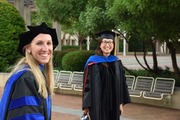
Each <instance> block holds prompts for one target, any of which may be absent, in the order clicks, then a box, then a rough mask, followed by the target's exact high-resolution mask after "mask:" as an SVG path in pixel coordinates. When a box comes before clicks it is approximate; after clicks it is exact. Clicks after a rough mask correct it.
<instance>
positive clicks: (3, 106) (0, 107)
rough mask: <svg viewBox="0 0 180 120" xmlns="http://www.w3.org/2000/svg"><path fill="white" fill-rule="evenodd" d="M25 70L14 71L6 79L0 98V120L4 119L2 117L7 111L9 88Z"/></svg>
mask: <svg viewBox="0 0 180 120" xmlns="http://www.w3.org/2000/svg"><path fill="white" fill-rule="evenodd" d="M26 71H27V70H22V71H19V72H16V73H14V74H13V75H12V76H11V77H10V78H9V79H8V81H7V83H6V85H5V88H4V92H3V95H2V98H1V102H0V110H1V112H0V120H4V117H5V115H6V111H7V106H8V101H9V97H10V96H9V95H10V92H11V88H12V86H13V85H14V83H15V82H16V80H17V79H18V78H19V77H20V76H21V75H22V74H23V73H24V72H26Z"/></svg>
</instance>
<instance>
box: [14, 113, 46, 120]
mask: <svg viewBox="0 0 180 120" xmlns="http://www.w3.org/2000/svg"><path fill="white" fill-rule="evenodd" d="M11 120H44V116H43V115H42V114H37V113H34V114H25V115H22V116H18V117H16V118H13V119H11Z"/></svg>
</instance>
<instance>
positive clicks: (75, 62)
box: [62, 50, 94, 71]
mask: <svg viewBox="0 0 180 120" xmlns="http://www.w3.org/2000/svg"><path fill="white" fill-rule="evenodd" d="M93 54H94V52H92V51H87V50H78V51H73V52H69V53H67V54H66V55H65V56H64V57H63V58H62V67H63V70H70V71H83V70H84V65H85V63H86V61H87V59H88V58H89V56H90V55H93Z"/></svg>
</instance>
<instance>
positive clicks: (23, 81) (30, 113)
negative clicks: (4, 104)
mask: <svg viewBox="0 0 180 120" xmlns="http://www.w3.org/2000/svg"><path fill="white" fill-rule="evenodd" d="M10 96H11V97H10V99H9V104H8V110H7V117H6V119H8V120H9V119H13V120H26V119H28V120H29V119H31V120H44V119H45V116H44V112H43V109H44V108H43V107H44V106H43V104H44V99H43V98H42V96H41V95H40V94H39V93H38V86H37V84H36V81H35V78H34V76H33V74H32V73H31V72H26V73H24V74H23V75H22V76H21V77H20V78H18V80H17V82H16V83H15V85H14V86H13V88H12V91H11V95H10Z"/></svg>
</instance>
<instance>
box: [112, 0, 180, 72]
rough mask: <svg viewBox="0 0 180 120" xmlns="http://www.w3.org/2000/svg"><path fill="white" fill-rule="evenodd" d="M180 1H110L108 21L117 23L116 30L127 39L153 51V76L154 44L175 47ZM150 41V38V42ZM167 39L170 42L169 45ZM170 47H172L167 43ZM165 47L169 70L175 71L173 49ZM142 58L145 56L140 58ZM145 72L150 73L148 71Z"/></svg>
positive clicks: (175, 63)
mask: <svg viewBox="0 0 180 120" xmlns="http://www.w3.org/2000/svg"><path fill="white" fill-rule="evenodd" d="M179 5H180V2H179V1H178V0H168V1H166V0H163V1H161V0H151V1H149V0H135V1H132V0H114V3H113V6H112V7H111V8H110V10H109V14H111V15H112V18H113V19H114V20H115V21H117V23H118V21H119V25H118V26H119V27H120V28H121V29H122V30H123V31H127V32H128V33H129V34H130V35H131V36H139V38H140V39H142V40H146V43H150V45H151V46H152V48H153V49H152V50H153V61H154V70H153V71H154V72H155V73H156V74H157V73H158V72H157V71H158V67H157V66H158V65H157V58H156V51H155V47H154V45H155V41H156V40H160V41H161V42H163V41H164V40H165V41H166V42H167V44H169V43H173V44H176V43H177V41H178V38H179V34H180V28H179V27H180V22H179V21H180V7H179ZM152 38H153V39H152ZM169 39H171V40H172V42H169ZM171 45H172V44H171ZM168 48H169V50H170V53H171V57H172V63H173V68H174V71H175V72H179V68H178V66H177V62H176V58H175V56H176V55H175V49H176V48H175V46H174V45H173V46H172V47H170V45H168ZM146 51H147V50H145V52H146ZM144 56H145V55H144ZM149 70H151V69H150V68H149Z"/></svg>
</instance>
